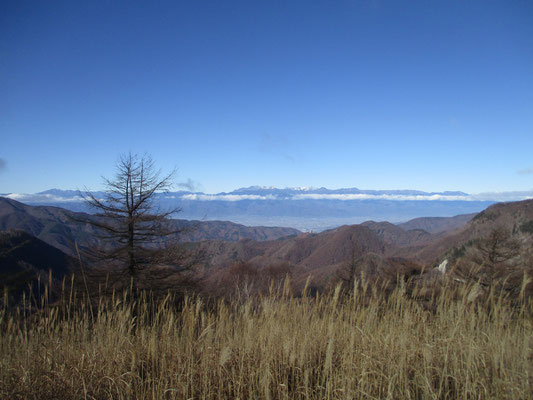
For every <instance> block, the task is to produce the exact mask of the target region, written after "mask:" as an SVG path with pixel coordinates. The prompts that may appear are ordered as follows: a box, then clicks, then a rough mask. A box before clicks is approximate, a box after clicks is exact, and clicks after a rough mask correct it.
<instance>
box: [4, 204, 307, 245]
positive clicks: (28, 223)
mask: <svg viewBox="0 0 533 400" xmlns="http://www.w3.org/2000/svg"><path fill="white" fill-rule="evenodd" d="M94 218H96V217H94V216H93V215H91V214H86V213H76V212H72V211H69V210H66V209H63V208H59V207H52V206H29V205H26V204H23V203H20V202H18V201H15V200H11V199H7V198H2V197H0V230H9V229H18V230H22V231H25V232H27V233H29V234H31V235H33V236H35V237H37V238H39V239H41V240H43V241H44V242H46V243H48V244H50V245H52V246H54V247H56V248H58V249H60V250H61V251H63V252H65V253H67V254H71V255H75V250H74V249H75V246H74V243H75V242H77V243H78V245H79V246H80V247H82V248H86V247H97V246H101V245H103V243H102V242H100V241H99V239H98V237H97V236H98V230H97V229H96V228H95V227H94V226H92V225H91V224H89V223H84V222H80V221H88V220H92V219H94ZM169 224H170V225H171V228H172V229H176V230H180V231H181V233H180V234H178V235H176V236H174V237H172V238H171V239H177V240H178V241H181V242H191V241H202V240H224V241H238V240H241V239H253V240H258V241H261V240H272V239H277V238H280V237H284V236H291V235H292V236H294V235H298V234H299V233H300V231H298V230H296V229H293V228H278V227H247V226H244V225H239V224H235V223H232V222H225V221H187V220H179V219H175V220H169Z"/></svg>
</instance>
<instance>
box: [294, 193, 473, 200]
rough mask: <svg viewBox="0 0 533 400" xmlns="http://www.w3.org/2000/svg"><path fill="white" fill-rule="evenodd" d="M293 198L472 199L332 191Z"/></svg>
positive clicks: (464, 198)
mask: <svg viewBox="0 0 533 400" xmlns="http://www.w3.org/2000/svg"><path fill="white" fill-rule="evenodd" d="M292 199H293V200H344V201H348V200H404V201H405V200H411V201H418V200H426V201H427V200H440V201H442V200H449V201H468V200H472V199H471V197H470V196H447V195H441V194H431V195H423V194H421V195H403V194H366V193H342V194H338V193H332V194H329V193H328V194H319V193H309V194H298V195H296V196H293V197H292Z"/></svg>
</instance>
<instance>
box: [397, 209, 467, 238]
mask: <svg viewBox="0 0 533 400" xmlns="http://www.w3.org/2000/svg"><path fill="white" fill-rule="evenodd" d="M476 215H477V214H476V213H473V214H462V215H456V216H455V217H421V218H414V219H412V220H409V221H407V222H403V223H401V224H398V226H399V227H400V228H402V229H404V230H412V229H422V230H425V231H426V232H429V233H441V232H450V231H453V230H456V229H459V228H462V227H463V226H464V225H466V223H468V222H469V221H471V220H472V218H474V217H475V216H476Z"/></svg>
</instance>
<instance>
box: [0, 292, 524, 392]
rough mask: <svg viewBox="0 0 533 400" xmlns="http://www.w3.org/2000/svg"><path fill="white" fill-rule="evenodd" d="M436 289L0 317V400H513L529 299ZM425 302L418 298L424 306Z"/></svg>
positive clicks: (58, 309)
mask: <svg viewBox="0 0 533 400" xmlns="http://www.w3.org/2000/svg"><path fill="white" fill-rule="evenodd" d="M470 290H471V288H459V289H457V288H452V287H447V288H446V287H445V288H443V289H442V290H441V291H440V293H439V294H438V295H436V296H435V297H433V298H431V299H429V301H428V300H426V301H425V302H424V303H423V302H421V301H419V300H417V299H416V298H417V293H416V292H415V293H411V294H410V295H409V296H408V295H407V293H406V290H405V288H404V287H398V288H396V289H395V290H394V291H393V292H392V293H391V294H389V295H387V296H382V295H380V293H379V292H378V290H376V289H373V288H371V287H366V286H363V287H359V288H356V289H355V290H353V291H352V292H351V293H349V294H343V292H342V291H341V289H340V287H338V288H337V289H336V290H335V291H333V292H331V293H329V294H323V295H317V296H315V297H310V296H305V295H304V296H303V297H298V298H296V297H293V296H291V295H290V293H289V292H290V291H289V289H288V285H286V286H285V288H284V289H283V290H282V291H281V292H271V293H270V294H269V295H268V296H263V297H257V298H250V299H244V300H242V299H241V300H242V301H234V302H226V301H219V302H217V303H216V304H214V305H209V306H208V305H206V304H205V303H204V300H202V299H201V298H199V297H198V298H194V297H191V298H186V299H185V300H184V301H183V302H181V303H180V305H179V306H177V305H176V303H175V302H174V301H173V298H172V296H170V295H169V296H167V297H166V298H164V299H162V300H159V301H156V300H154V299H151V298H150V297H149V296H146V295H141V296H138V297H135V298H132V297H131V296H129V295H128V294H121V295H114V296H112V297H107V298H103V297H102V298H101V299H100V300H99V302H98V303H93V305H92V306H91V305H90V303H89V302H88V301H81V302H77V301H76V298H77V297H76V296H72V294H71V293H70V294H69V291H68V290H65V291H64V292H65V293H64V297H63V299H62V300H61V301H60V302H59V303H58V304H59V305H58V306H54V307H53V306H48V307H44V308H43V309H41V310H39V311H37V312H32V313H31V314H29V311H27V310H26V309H27V308H26V309H24V308H19V311H18V312H16V313H13V312H10V311H9V310H8V309H4V310H3V311H2V313H1V315H0V328H1V338H0V397H1V398H3V399H456V398H460V399H489V398H492V399H506V398H507V399H526V398H532V393H533V380H532V378H533V375H532V374H533V359H532V357H533V356H532V355H533V329H532V328H533V326H532V320H531V304H530V303H528V302H526V301H525V300H524V301H522V302H521V304H520V305H519V306H513V307H511V306H510V305H509V304H508V303H507V302H506V301H505V299H503V298H502V297H501V296H494V295H490V296H488V297H487V298H486V299H485V300H483V301H482V302H479V303H469V301H468V295H469V293H470V292H469V291H470ZM428 305H429V306H428Z"/></svg>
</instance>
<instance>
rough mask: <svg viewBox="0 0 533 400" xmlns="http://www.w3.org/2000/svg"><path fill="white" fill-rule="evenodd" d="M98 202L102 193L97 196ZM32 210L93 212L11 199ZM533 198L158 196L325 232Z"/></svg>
mask: <svg viewBox="0 0 533 400" xmlns="http://www.w3.org/2000/svg"><path fill="white" fill-rule="evenodd" d="M94 194H95V195H96V196H99V195H101V194H102V193H100V192H95V193H94ZM4 196H5V197H8V198H10V199H13V200H17V201H20V202H23V203H26V204H30V205H47V206H58V207H63V208H67V209H69V210H71V211H83V212H90V211H91V210H90V209H88V208H87V205H86V204H85V202H84V201H83V199H82V197H80V193H79V192H78V191H75V190H59V189H51V190H47V191H44V192H40V193H36V194H13V193H11V194H5V195H4ZM532 197H533V192H510V193H498V194H492V195H491V194H485V195H470V194H468V193H464V192H458V191H447V192H423V191H417V190H361V189H358V188H347V189H333V190H332V189H327V188H323V187H322V188H285V189H279V188H275V187H259V186H251V187H248V188H241V189H237V190H234V191H232V192H222V193H217V194H206V193H200V192H188V191H178V192H169V193H163V194H158V195H157V203H158V206H159V207H161V208H162V209H171V208H175V207H180V208H181V212H180V214H179V215H177V216H176V217H179V218H181V219H192V220H226V221H232V222H234V223H239V224H244V225H248V226H258V225H260V226H285V227H293V228H296V229H299V230H303V231H322V230H325V229H330V228H333V227H336V226H340V225H345V224H355V223H361V222H364V221H367V220H375V221H389V222H393V223H400V222H405V221H408V220H411V219H413V218H418V217H451V216H456V215H459V214H472V213H477V212H480V211H482V210H484V209H485V208H487V207H488V206H490V205H491V204H494V203H496V202H498V201H506V200H522V199H526V198H532Z"/></svg>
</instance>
